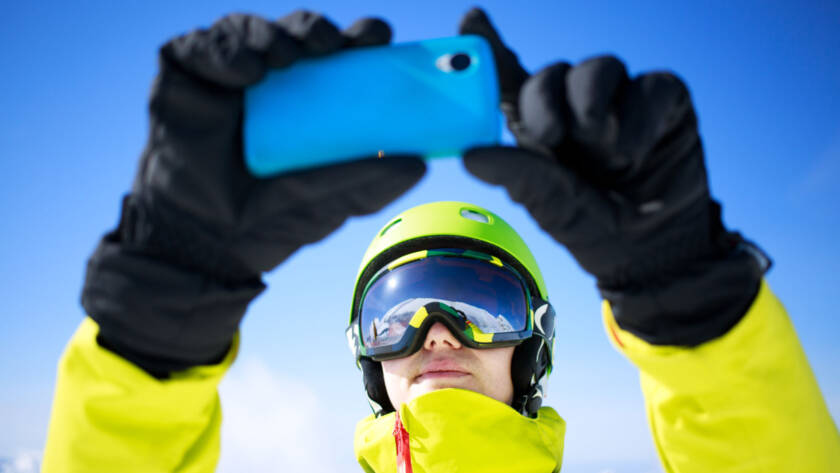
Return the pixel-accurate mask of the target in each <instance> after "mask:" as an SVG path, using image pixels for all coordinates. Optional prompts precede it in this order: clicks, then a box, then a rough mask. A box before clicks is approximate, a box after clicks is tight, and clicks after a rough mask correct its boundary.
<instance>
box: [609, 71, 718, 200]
mask: <svg viewBox="0 0 840 473" xmlns="http://www.w3.org/2000/svg"><path fill="white" fill-rule="evenodd" d="M618 114H619V122H620V124H621V130H620V135H619V137H618V141H617V143H616V151H615V153H616V154H620V155H624V156H628V157H629V159H630V160H631V163H630V168H629V171H628V173H627V175H626V176H625V177H624V178H623V179H622V182H621V184H622V186H623V187H619V190H621V191H622V192H624V193H625V194H627V195H628V196H631V197H632V199H633V200H635V201H637V202H645V201H649V200H652V199H666V200H667V201H668V204H669V205H668V206H675V205H678V202H677V201H678V200H680V199H689V200H691V199H694V198H697V196H698V195H703V194H705V193H707V192H708V190H707V187H706V182H707V179H706V170H705V165H704V162H703V147H702V143H701V141H700V135H699V133H698V131H697V116H696V115H695V113H694V107H693V105H692V103H691V96H690V94H689V91H688V89H687V88H686V86H685V84H684V83H683V82H682V81H681V80H680V79H679V78H678V77H676V76H675V75H673V74H670V73H667V72H657V73H651V74H644V75H641V76H639V77H637V78H636V79H634V80H633V81H632V82H631V83H630V84H628V86H627V87H626V91H625V93H624V94H623V97H622V100H621V104H620V108H619V110H618ZM677 161H681V162H680V163H677ZM666 194H674V195H666ZM678 197H679V198H678Z"/></svg>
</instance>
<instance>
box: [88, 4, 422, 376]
mask: <svg viewBox="0 0 840 473" xmlns="http://www.w3.org/2000/svg"><path fill="white" fill-rule="evenodd" d="M390 38H391V30H390V28H389V27H388V25H387V24H386V23H384V22H383V21H381V20H377V19H363V20H360V21H358V22H356V23H355V24H354V25H353V26H351V27H350V28H349V29H348V30H346V31H344V32H343V33H342V32H340V31H339V30H338V29H337V28H336V27H335V26H334V25H333V24H332V23H330V22H329V21H328V20H327V19H325V18H324V17H322V16H320V15H316V14H312V13H309V12H296V13H293V14H291V15H289V16H287V17H285V18H283V19H281V20H279V21H278V22H276V23H272V22H268V21H266V20H264V19H262V18H258V17H254V16H246V15H232V16H228V17H225V18H222V19H221V20H219V21H218V22H217V23H216V24H214V25H213V26H212V27H211V28H210V29H203V30H196V31H193V32H191V33H189V34H187V35H185V36H181V37H178V38H175V39H173V40H172V41H170V42H168V43H166V44H165V45H164V46H163V47H162V48H161V50H160V72H159V74H158V76H157V79H156V81H155V83H154V86H153V89H152V94H151V100H150V106H149V109H150V116H151V123H150V136H149V141H148V144H147V146H146V149H145V151H144V153H143V155H142V158H141V161H140V165H139V170H138V173H137V177H136V179H135V181H134V185H133V187H132V191H131V194H130V195H128V196H127V197H126V198H125V199H124V201H123V209H122V217H121V220H120V223H119V226H118V228H117V229H116V230H114V231H113V232H111V233H109V234H108V235H106V236H105V237H104V238H103V240H102V242H101V243H100V245H99V247H98V248H97V249H96V251H95V253H94V254H93V256H92V257H91V259H90V261H89V263H88V272H87V277H86V280H85V286H84V290H83V293H82V305H83V306H84V308H85V309H86V310H87V313H88V314H89V315H90V316H91V317H92V318H93V319H94V320H96V322H98V324H99V326H100V335H99V343H100V344H101V345H103V346H105V347H107V348H109V349H111V350H113V351H115V352H117V353H119V354H120V355H122V356H123V357H125V358H127V359H129V360H131V361H133V362H134V363H135V364H138V365H139V366H141V367H143V368H144V369H146V370H147V371H148V372H150V373H152V374H154V375H156V376H166V375H167V374H168V373H170V372H171V371H174V370H180V369H184V368H187V367H189V366H194V365H198V364H204V363H211V362H214V361H217V360H219V359H220V358H221V357H222V356H223V355H224V354H225V353H226V351H227V350H228V348H229V346H230V343H231V340H232V337H233V335H234V333H235V331H236V330H237V328H238V326H239V322H240V320H241V318H242V316H243V315H244V313H245V309H246V307H247V305H248V303H249V302H250V301H251V300H252V299H253V298H254V297H256V296H257V295H258V294H259V293H260V292H261V291H262V290H263V288H264V286H263V284H262V282H261V278H260V276H261V273H262V272H263V271H268V270H270V269H272V268H274V267H275V266H277V265H278V264H280V263H281V262H282V261H283V260H284V259H286V258H287V257H288V256H289V255H291V254H292V253H293V252H294V251H295V250H297V249H298V248H300V247H301V246H303V245H305V244H307V243H312V242H315V241H318V240H320V239H322V238H324V237H325V236H326V235H328V234H329V233H330V232H332V231H333V230H335V229H336V228H338V227H339V226H340V225H341V224H342V223H343V222H344V221H345V220H346V219H347V218H348V217H349V216H352V215H363V214H368V213H372V212H375V211H377V210H379V209H380V208H382V207H383V206H385V205H386V204H387V203H389V202H390V201H392V200H393V199H395V198H396V197H397V196H399V195H400V194H402V193H403V192H404V191H406V190H407V189H409V188H410V187H411V186H412V185H414V184H415V183H416V182H417V181H418V180H419V179H420V178H421V176H422V175H423V173H424V172H425V165H424V163H423V161H422V160H420V159H418V158H416V157H393V156H389V157H388V158H387V159H376V158H373V157H372V158H370V159H363V160H358V161H354V162H349V163H344V164H338V165H334V166H329V167H322V168H315V169H311V170H306V171H298V172H294V173H290V174H287V175H282V176H279V177H276V178H273V179H257V178H255V177H253V176H251V175H250V174H249V173H248V171H247V170H246V168H245V164H244V161H243V156H242V126H241V125H242V115H243V91H244V88H245V87H246V86H248V85H251V84H254V83H256V82H258V81H259V80H260V79H261V78H262V77H263V75H264V74H265V73H266V71H267V69H268V68H272V67H284V66H288V65H289V64H291V63H293V62H294V61H296V60H297V59H300V58H303V57H311V56H318V55H323V54H328V53H330V52H334V51H337V50H339V49H341V48H344V47H354V46H365V45H374V44H385V43H388V42H389V41H390ZM336 80H341V78H340V77H336ZM372 80H375V78H374V79H372ZM301 112H302V113H305V112H306V111H301ZM319 112H320V111H318V110H313V111H312V113H319ZM325 119H330V117H325ZM278 132H280V133H288V134H290V135H292V134H294V130H278ZM324 139H329V137H328V136H325V137H324Z"/></svg>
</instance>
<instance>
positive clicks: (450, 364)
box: [414, 360, 471, 383]
mask: <svg viewBox="0 0 840 473" xmlns="http://www.w3.org/2000/svg"><path fill="white" fill-rule="evenodd" d="M465 376H471V373H470V372H469V371H467V370H466V369H464V368H462V367H461V366H460V365H459V364H458V363H456V362H454V361H451V360H436V361H432V362H430V363H428V364H426V366H424V367H423V368H422V369H421V370H420V374H418V375H417V376H415V377H414V382H415V383H420V382H423V381H429V380H434V379H454V378H462V377H465Z"/></svg>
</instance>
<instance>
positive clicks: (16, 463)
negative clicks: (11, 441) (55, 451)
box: [0, 450, 41, 473]
mask: <svg viewBox="0 0 840 473" xmlns="http://www.w3.org/2000/svg"><path fill="white" fill-rule="evenodd" d="M40 464H41V452H39V451H37V450H24V451H20V452H18V453H17V454H16V455H15V456H14V457H12V458H0V473H37V472H38V467H39V465H40Z"/></svg>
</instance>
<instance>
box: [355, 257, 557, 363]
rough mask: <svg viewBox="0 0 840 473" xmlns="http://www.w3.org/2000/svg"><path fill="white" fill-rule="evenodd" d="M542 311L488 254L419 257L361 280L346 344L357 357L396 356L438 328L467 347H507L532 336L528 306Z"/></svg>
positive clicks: (515, 275) (514, 274)
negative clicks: (438, 325) (437, 325)
mask: <svg viewBox="0 0 840 473" xmlns="http://www.w3.org/2000/svg"><path fill="white" fill-rule="evenodd" d="M543 305H548V303H547V302H546V301H543V300H542V299H540V298H539V297H533V296H532V295H531V292H530V290H529V289H528V284H527V283H526V281H525V279H524V278H523V277H522V275H521V274H520V273H519V272H518V271H516V269H514V268H513V267H512V266H510V265H508V264H506V263H504V262H502V261H501V260H500V259H499V258H497V257H495V256H491V255H487V254H484V253H480V252H476V251H470V250H457V249H439V250H424V251H418V252H415V253H410V254H408V255H405V256H403V257H401V258H398V259H396V260H394V261H393V262H391V263H390V264H388V265H387V266H385V267H383V268H382V269H380V270H379V271H378V272H377V273H376V274H374V275H373V277H372V278H371V279H370V280H369V281H368V283H367V285H366V286H365V288H364V290H363V292H362V297H361V298H360V302H359V303H358V305H357V308H356V311H355V313H354V314H353V319H352V322H351V324H350V326H349V327H348V328H347V336H348V342H349V343H350V347H351V349H352V350H354V351H355V352H356V354H357V358H358V356H367V357H370V358H372V359H374V360H375V361H382V360H388V359H393V358H400V357H404V356H408V355H411V354H412V353H414V352H416V351H417V350H419V349H420V347H421V346H422V344H423V342H424V340H425V338H426V333H427V332H428V329H429V327H431V326H432V325H433V324H434V323H435V322H441V323H443V324H444V325H446V326H447V327H448V328H449V330H450V331H451V332H452V333H453V334H454V335H455V336H456V337H457V338H458V339H459V341H461V342H462V343H463V344H464V345H466V346H469V347H471V348H497V347H504V346H513V345H518V344H519V343H521V342H522V341H524V340H526V339H528V338H530V337H531V336H532V335H533V333H534V307H541V306H543ZM549 307H550V306H549ZM552 328H553V327H552Z"/></svg>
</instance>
